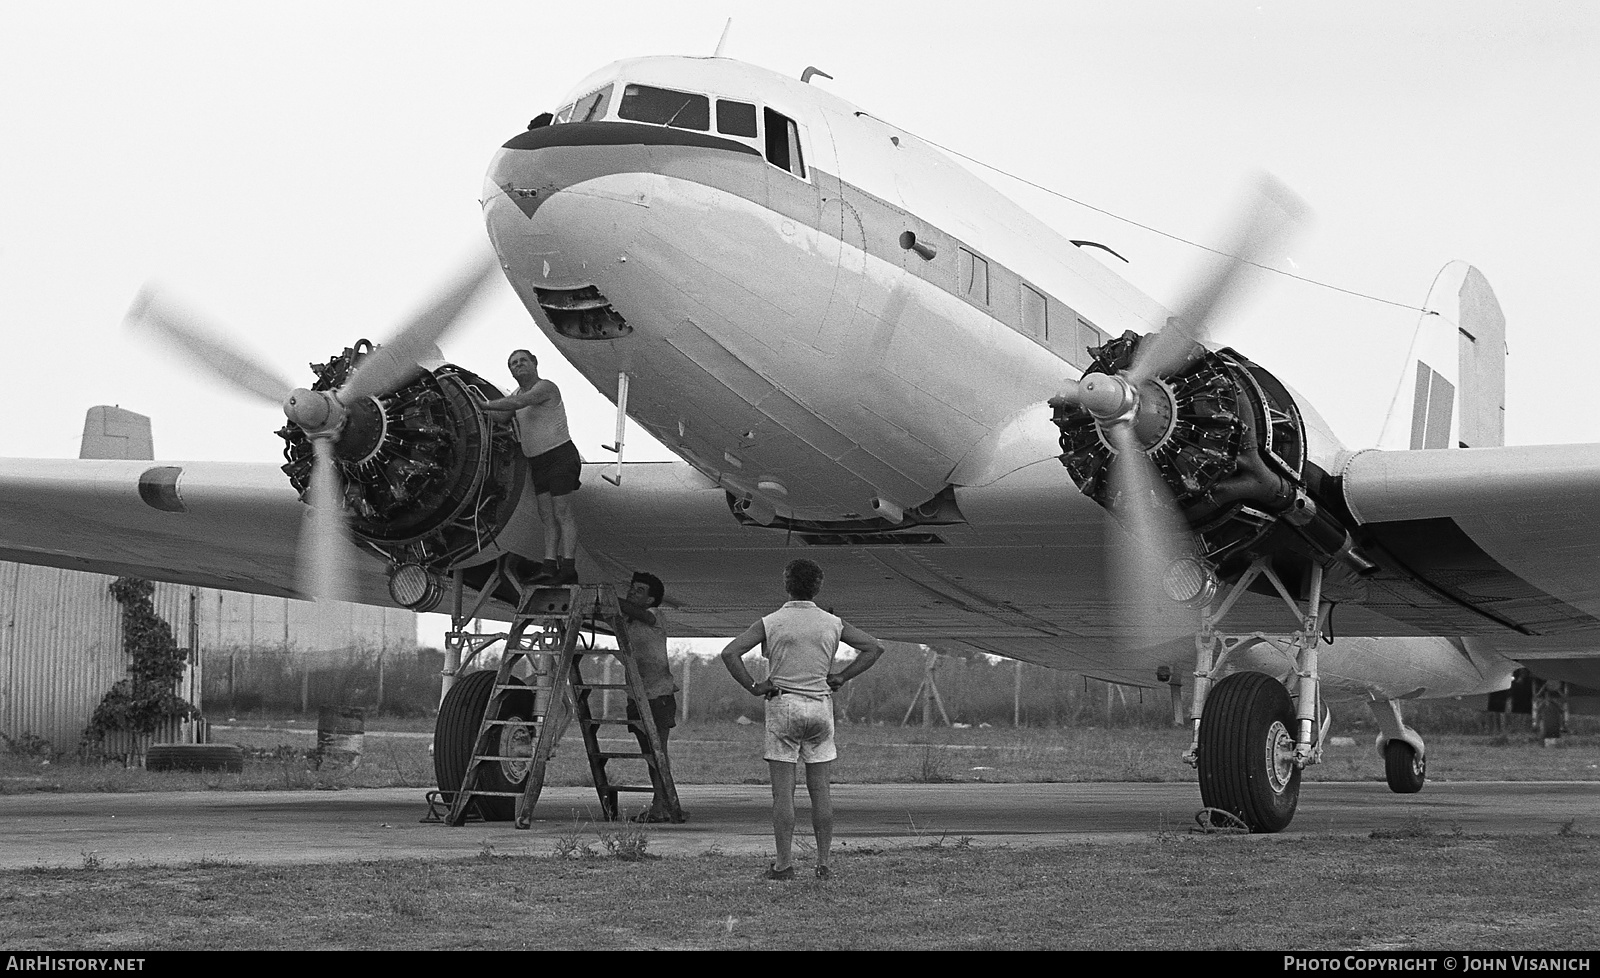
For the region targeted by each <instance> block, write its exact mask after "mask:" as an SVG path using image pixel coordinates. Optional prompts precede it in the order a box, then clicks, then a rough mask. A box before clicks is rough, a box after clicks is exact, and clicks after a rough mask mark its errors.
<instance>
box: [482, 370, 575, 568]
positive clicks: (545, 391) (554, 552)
mask: <svg viewBox="0 0 1600 978" xmlns="http://www.w3.org/2000/svg"><path fill="white" fill-rule="evenodd" d="M506 366H507V367H509V368H510V370H511V376H512V377H514V378H516V381H517V385H518V386H517V390H516V393H514V394H511V395H509V396H507V397H500V398H496V399H494V400H492V401H485V402H483V410H484V411H485V412H486V413H488V414H490V415H491V416H494V417H501V418H504V417H511V418H513V419H514V421H515V424H516V427H517V438H518V440H519V441H521V443H522V454H523V455H525V456H527V458H528V481H529V482H531V483H532V484H533V492H534V501H535V503H536V504H537V505H538V507H539V522H540V523H541V524H542V525H543V527H544V564H543V566H542V567H540V568H539V571H538V572H537V573H536V574H534V576H533V577H532V579H531V580H528V581H525V582H524V583H527V584H542V585H546V586H557V585H563V584H576V583H578V568H577V564H576V562H575V558H576V556H577V553H578V522H577V518H576V517H575V516H574V515H573V513H572V494H573V493H575V492H577V491H578V476H579V474H580V473H581V471H582V468H583V460H582V459H581V458H579V457H578V447H577V446H576V445H574V444H573V443H572V437H571V436H570V435H568V434H567V409H566V406H565V405H563V404H562V403H561V390H560V388H558V387H556V385H555V384H553V383H551V382H550V381H548V380H544V379H542V378H541V377H540V376H539V358H538V357H535V356H534V355H533V354H532V353H530V352H528V351H527V350H515V351H513V352H512V354H511V359H510V360H508V361H506Z"/></svg>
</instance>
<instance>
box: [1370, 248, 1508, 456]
mask: <svg viewBox="0 0 1600 978" xmlns="http://www.w3.org/2000/svg"><path fill="white" fill-rule="evenodd" d="M1426 308H1427V309H1428V311H1427V312H1425V313H1423V314H1422V318H1421V319H1420V320H1418V322H1417V331H1416V334H1415V335H1414V337H1413V338H1412V341H1411V351H1410V353H1409V354H1407V357H1406V370H1405V373H1404V374H1403V375H1402V376H1401V380H1400V385H1399V388H1398V389H1397V390H1396V391H1395V396H1394V400H1393V401H1392V402H1391V403H1390V407H1389V414H1388V416H1387V417H1386V418H1385V419H1384V424H1383V434H1382V436H1381V437H1380V438H1379V440H1378V447H1379V448H1383V449H1388V450H1406V449H1424V448H1455V447H1462V448H1487V447H1493V446H1499V445H1504V444H1505V403H1506V379H1505V378H1506V320H1505V315H1504V314H1503V313H1502V312H1501V311H1500V303H1499V301H1498V300H1497V299H1495V295H1494V290H1493V289H1491V288H1490V287H1489V280H1488V279H1486V278H1484V276H1483V273H1482V272H1480V271H1478V270H1477V269H1476V268H1474V267H1473V266H1471V265H1469V264H1467V263H1466V262H1461V261H1453V262H1450V263H1449V264H1448V265H1446V266H1444V268H1443V269H1441V270H1440V271H1439V274H1438V276H1436V277H1435V278H1434V281H1433V287H1432V288H1431V289H1429V290H1428V300H1427V303H1426Z"/></svg>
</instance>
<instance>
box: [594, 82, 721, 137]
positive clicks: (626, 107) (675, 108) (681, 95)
mask: <svg viewBox="0 0 1600 978" xmlns="http://www.w3.org/2000/svg"><path fill="white" fill-rule="evenodd" d="M617 115H618V116H619V117H620V118H623V119H630V120H632V121H634V122H652V123H655V124H656V125H658V126H673V127H676V128H678V129H698V130H700V131H701V132H706V131H707V130H709V129H710V128H711V100H710V99H708V98H706V97H705V96H704V95H696V94H694V93H693V92H675V91H673V90H672V89H670V88H652V87H651V86H649V85H628V86H626V87H625V88H623V90H622V104H621V105H620V106H619V107H618V108H617Z"/></svg>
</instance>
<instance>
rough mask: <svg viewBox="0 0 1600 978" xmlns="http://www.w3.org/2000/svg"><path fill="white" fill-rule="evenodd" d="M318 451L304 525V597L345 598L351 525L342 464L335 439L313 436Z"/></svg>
mask: <svg viewBox="0 0 1600 978" xmlns="http://www.w3.org/2000/svg"><path fill="white" fill-rule="evenodd" d="M311 447H312V449H313V450H314V451H315V452H316V455H315V457H314V459H313V461H312V468H311V485H310V486H309V488H308V490H307V493H306V496H307V499H306V501H307V502H308V503H310V508H309V511H308V512H307V513H306V515H305V520H304V522H303V523H302V524H301V528H300V576H299V580H298V582H297V583H298V585H299V590H300V594H301V596H302V597H305V598H311V599H315V600H317V601H342V600H345V599H346V598H347V597H348V595H347V594H346V591H347V585H348V582H349V580H350V569H349V565H348V560H347V551H348V549H349V542H348V534H349V528H348V527H347V526H346V524H345V517H344V507H343V505H342V503H343V500H342V496H343V490H342V487H341V486H340V484H339V470H338V466H337V465H335V464H334V460H333V442H332V441H331V440H329V439H327V438H313V439H311Z"/></svg>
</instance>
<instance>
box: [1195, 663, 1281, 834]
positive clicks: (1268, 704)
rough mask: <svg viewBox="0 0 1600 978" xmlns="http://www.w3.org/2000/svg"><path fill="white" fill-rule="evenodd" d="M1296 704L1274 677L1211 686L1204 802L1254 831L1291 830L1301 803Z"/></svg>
mask: <svg viewBox="0 0 1600 978" xmlns="http://www.w3.org/2000/svg"><path fill="white" fill-rule="evenodd" d="M1294 728H1295V717H1294V703H1293V701H1291V700H1290V699H1289V692H1288V690H1286V689H1284V688H1283V684H1282V683H1280V682H1278V681H1277V680H1276V679H1273V678H1272V677H1271V676H1268V675H1265V674H1263V673H1259V672H1241V673H1235V674H1234V675H1231V676H1228V677H1227V678H1225V679H1223V680H1222V681H1221V682H1219V683H1217V684H1216V686H1214V687H1212V689H1211V693H1210V695H1208V696H1207V697H1206V701H1205V713H1204V715H1203V716H1202V717H1201V719H1200V757H1199V761H1200V764H1199V767H1200V798H1201V800H1202V801H1203V802H1204V804H1205V806H1206V807H1207V808H1220V809H1222V810H1223V811H1227V812H1232V813H1233V814H1234V815H1237V816H1238V817H1239V818H1240V819H1241V820H1243V821H1244V823H1245V824H1246V825H1248V826H1250V831H1252V832H1278V831H1281V830H1283V829H1285V828H1287V827H1288V825H1289V823H1290V822H1291V821H1292V820H1293V819H1294V811H1295V808H1296V806H1298V805H1299V803H1300V769H1299V768H1297V767H1295V766H1294Z"/></svg>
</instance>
